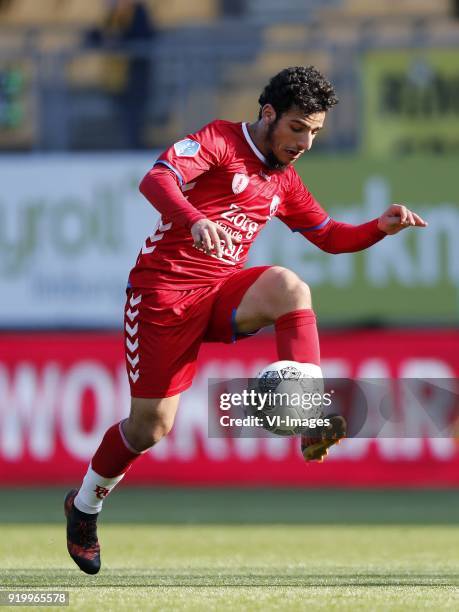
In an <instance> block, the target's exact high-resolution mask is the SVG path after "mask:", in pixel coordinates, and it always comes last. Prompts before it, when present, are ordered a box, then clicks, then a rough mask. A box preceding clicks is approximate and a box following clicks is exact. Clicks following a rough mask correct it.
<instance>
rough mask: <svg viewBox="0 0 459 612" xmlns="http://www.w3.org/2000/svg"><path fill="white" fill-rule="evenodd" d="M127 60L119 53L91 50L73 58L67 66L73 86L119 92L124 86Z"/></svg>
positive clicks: (68, 76) (70, 82)
mask: <svg viewBox="0 0 459 612" xmlns="http://www.w3.org/2000/svg"><path fill="white" fill-rule="evenodd" d="M126 70H127V60H126V58H125V57H124V56H122V55H119V54H117V53H102V52H100V51H91V52H89V53H84V54H82V55H79V56H77V57H76V58H75V59H73V60H72V61H71V62H70V63H69V64H68V67H67V78H68V80H69V84H70V85H71V86H72V87H78V88H89V89H90V88H94V89H101V90H102V91H106V92H108V93H118V92H119V91H120V90H121V89H122V88H123V86H124V82H125V78H126Z"/></svg>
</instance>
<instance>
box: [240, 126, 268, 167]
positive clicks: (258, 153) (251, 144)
mask: <svg viewBox="0 0 459 612" xmlns="http://www.w3.org/2000/svg"><path fill="white" fill-rule="evenodd" d="M242 131H243V133H244V136H245V139H246V140H247V143H248V145H249V147H250V148H251V149H252V151H253V152H254V153H255V155H256V156H257V157H258V159H259V160H260V161H262V162H263V163H264V164H266V157H265V156H264V155H263V153H262V152H261V151H260V150H259V149H258V147H257V146H256V144H255V143H254V142H253V140H252V138H251V137H250V134H249V130H248V129H247V123H243V124H242ZM266 165H267V164H266Z"/></svg>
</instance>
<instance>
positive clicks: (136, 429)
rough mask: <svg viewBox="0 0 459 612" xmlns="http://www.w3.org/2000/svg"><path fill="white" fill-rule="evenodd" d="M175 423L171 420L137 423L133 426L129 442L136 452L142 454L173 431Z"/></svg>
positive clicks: (160, 419) (159, 419)
mask: <svg viewBox="0 0 459 612" xmlns="http://www.w3.org/2000/svg"><path fill="white" fill-rule="evenodd" d="M172 426H173V422H171V421H170V420H169V419H162V418H158V419H154V420H153V421H148V422H142V421H137V422H135V421H134V423H133V424H131V427H130V428H129V434H128V435H127V437H128V441H129V442H130V443H131V444H132V446H133V447H134V448H135V450H136V451H138V452H142V451H144V450H147V449H148V448H151V447H152V446H154V445H155V444H157V443H158V442H159V441H160V440H161V439H162V438H164V436H167V434H168V433H169V432H170V430H171V429H172Z"/></svg>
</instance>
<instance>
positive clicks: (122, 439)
mask: <svg viewBox="0 0 459 612" xmlns="http://www.w3.org/2000/svg"><path fill="white" fill-rule="evenodd" d="M179 397H180V396H179V395H174V396H172V397H167V398H160V399H158V398H156V399H145V398H132V400H131V412H130V415H129V418H128V419H125V420H124V421H121V422H120V423H116V424H115V425H113V426H112V427H110V428H109V429H108V430H107V431H106V433H105V435H104V437H103V439H102V442H101V444H100V446H99V448H98V449H97V451H96V453H95V455H94V457H93V458H92V460H91V463H90V465H89V467H88V471H87V472H86V475H85V477H84V479H83V482H82V484H81V487H80V489H79V490H77V489H73V490H71V491H69V493H68V494H67V496H66V498H65V505H64V508H65V514H66V517H67V549H68V552H69V554H70V556H71V557H72V559H73V560H74V561H75V563H76V564H77V565H78V567H79V568H80V569H81V570H82V571H84V572H86V573H87V574H96V573H97V572H98V571H99V569H100V545H99V541H98V538H97V516H98V514H99V512H100V511H101V510H102V504H103V501H104V499H105V498H106V497H107V495H109V494H110V492H111V491H112V490H113V489H114V488H115V486H116V485H117V484H118V483H119V482H120V481H121V480H122V478H123V477H124V475H125V474H126V472H127V471H128V469H129V468H130V467H131V465H132V464H133V463H134V462H135V461H136V460H137V459H138V458H139V457H140V456H141V455H142V454H143V453H144V452H145V451H146V450H148V449H149V448H151V447H152V446H154V444H156V443H157V442H159V441H160V440H161V438H163V437H164V436H165V435H167V434H168V433H169V431H170V430H171V428H172V425H173V423H174V418H175V415H176V412H177V408H178V402H179Z"/></svg>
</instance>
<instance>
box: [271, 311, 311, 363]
mask: <svg viewBox="0 0 459 612" xmlns="http://www.w3.org/2000/svg"><path fill="white" fill-rule="evenodd" d="M275 328H276V345H277V354H278V357H279V360H283V359H286V360H289V361H299V362H300V363H314V364H315V365H318V366H319V365H320V347H319V335H318V333H317V324H316V315H315V314H314V311H313V310H312V309H310V308H309V309H302V310H293V311H292V312H288V313H287V314H284V315H282V316H281V317H279V318H278V319H277V320H276V322H275Z"/></svg>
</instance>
